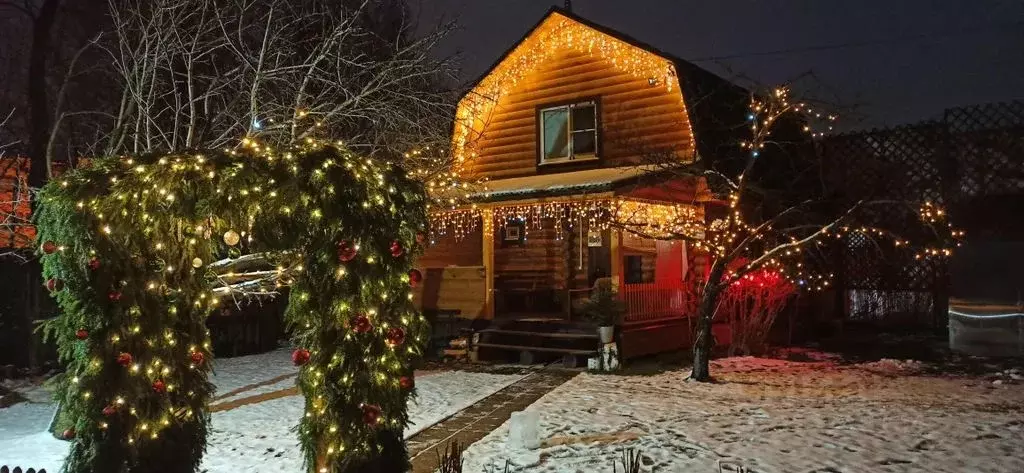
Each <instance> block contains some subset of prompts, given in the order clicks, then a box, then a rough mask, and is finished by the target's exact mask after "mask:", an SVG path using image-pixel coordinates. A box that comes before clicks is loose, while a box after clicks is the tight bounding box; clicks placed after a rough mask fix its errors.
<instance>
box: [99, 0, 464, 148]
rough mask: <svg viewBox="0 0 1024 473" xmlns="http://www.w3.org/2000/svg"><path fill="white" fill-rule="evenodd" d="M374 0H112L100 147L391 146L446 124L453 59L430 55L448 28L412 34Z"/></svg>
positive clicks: (416, 140)
mask: <svg viewBox="0 0 1024 473" xmlns="http://www.w3.org/2000/svg"><path fill="white" fill-rule="evenodd" d="M385 3H387V5H383V6H382V5H381V2H379V1H378V2H372V1H368V0H367V1H363V2H361V3H358V4H356V3H354V2H352V1H351V0H346V1H338V0H303V1H291V0H258V1H257V0H230V1H227V2H224V1H214V0H184V1H179V0H156V1H149V0H146V1H142V0H132V1H128V2H121V1H113V0H112V1H111V2H110V7H109V8H110V12H111V15H112V17H113V20H114V27H115V31H114V33H115V35H114V36H115V41H114V42H113V43H112V44H110V45H109V46H107V48H108V52H109V54H110V56H111V58H112V59H113V63H114V66H115V68H116V70H117V72H118V75H119V76H120V79H121V82H122V86H123V90H122V97H121V100H120V104H119V106H118V107H117V110H116V112H114V113H113V116H114V119H113V126H112V131H111V133H109V134H108V135H107V136H106V140H105V142H104V146H103V150H102V151H103V153H104V154H116V153H143V152H153V151H169V150H182V149H195V148H221V147H225V146H235V145H236V144H237V143H238V142H239V140H240V139H241V138H243V137H249V138H255V139H257V140H258V141H259V142H261V143H263V144H266V145H271V146H277V145H281V144H286V143H292V142H296V141H298V140H303V139H306V138H311V137H332V138H335V137H342V138H343V139H344V140H345V142H346V145H348V146H349V147H351V148H355V149H357V150H360V151H362V152H365V153H367V154H373V155H378V154H385V155H388V156H391V157H396V156H399V157H400V156H402V153H404V152H405V151H407V150H409V149H410V148H413V147H415V146H417V145H418V144H420V143H422V142H423V141H424V137H425V136H426V137H429V136H434V135H437V134H438V132H439V131H440V130H445V131H446V128H447V126H448V123H450V119H451V118H450V117H451V109H452V103H453V101H452V99H451V94H450V92H449V91H447V90H446V89H445V88H444V87H443V85H444V81H445V80H446V79H447V78H448V77H450V75H451V71H452V62H451V61H450V60H449V59H436V58H435V57H433V56H432V55H431V52H432V50H433V47H434V45H435V44H436V43H437V41H439V40H440V39H441V38H442V37H443V36H444V34H445V33H446V32H447V31H448V30H449V28H450V25H441V27H439V28H438V29H436V30H434V31H433V32H431V33H429V34H427V35H425V36H422V37H413V36H412V35H411V33H410V28H412V26H413V25H412V23H411V21H410V19H409V18H407V17H405V16H403V12H404V11H405V10H404V8H401V5H403V4H402V3H400V2H385ZM389 5H390V8H386V7H388V6H389ZM396 5H397V6H396ZM396 12H397V13H396ZM442 124H443V125H442Z"/></svg>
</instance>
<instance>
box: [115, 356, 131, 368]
mask: <svg viewBox="0 0 1024 473" xmlns="http://www.w3.org/2000/svg"><path fill="white" fill-rule="evenodd" d="M117 364H119V365H121V366H124V367H125V368H127V367H128V365H130V364H132V354H131V353H121V354H120V355H117Z"/></svg>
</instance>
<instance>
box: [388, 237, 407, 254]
mask: <svg viewBox="0 0 1024 473" xmlns="http://www.w3.org/2000/svg"><path fill="white" fill-rule="evenodd" d="M404 252H405V250H404V249H402V243H400V242H399V241H398V240H395V241H393V242H391V256H394V257H395V258H398V257H399V256H402V253H404Z"/></svg>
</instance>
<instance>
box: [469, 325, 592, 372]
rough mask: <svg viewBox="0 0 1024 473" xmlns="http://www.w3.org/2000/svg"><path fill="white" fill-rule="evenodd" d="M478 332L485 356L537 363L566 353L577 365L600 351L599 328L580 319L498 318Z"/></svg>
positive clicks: (480, 353)
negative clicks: (577, 320) (574, 320)
mask: <svg viewBox="0 0 1024 473" xmlns="http://www.w3.org/2000/svg"><path fill="white" fill-rule="evenodd" d="M476 333H477V336H478V338H479V340H478V341H477V342H476V343H474V344H473V348H475V349H477V350H478V356H479V358H480V359H482V360H488V359H489V360H501V361H516V360H518V361H519V363H522V364H534V363H540V362H546V361H551V360H552V359H557V357H558V356H561V357H562V362H563V363H564V364H565V365H566V366H570V367H576V366H579V365H581V364H583V363H585V362H586V358H587V357H590V356H595V355H596V354H597V348H598V340H599V337H598V336H597V332H596V328H594V327H592V326H590V325H589V324H585V323H580V322H569V321H566V320H563V319H551V318H545V317H536V316H534V317H523V318H518V319H505V320H501V319H498V320H495V321H494V325H492V327H490V328H486V329H483V330H480V331H478V332H476Z"/></svg>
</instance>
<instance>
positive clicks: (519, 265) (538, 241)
mask: <svg viewBox="0 0 1024 473" xmlns="http://www.w3.org/2000/svg"><path fill="white" fill-rule="evenodd" d="M555 225H556V224H555V221H554V220H551V219H545V220H544V221H543V224H542V225H541V228H533V227H532V226H529V225H527V226H526V239H525V241H523V243H522V244H512V243H505V242H503V241H502V240H503V239H504V237H505V234H504V230H503V229H502V228H498V226H495V232H496V233H495V236H494V247H495V248H494V275H495V288H496V289H498V290H501V289H509V288H516V289H531V288H534V287H535V286H536V288H538V289H540V288H564V287H565V281H566V275H567V274H568V273H567V269H568V267H567V265H566V259H567V256H568V255H567V245H566V241H565V240H564V239H562V240H559V239H558V232H557V231H556V228H555ZM563 236H565V235H563Z"/></svg>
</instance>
